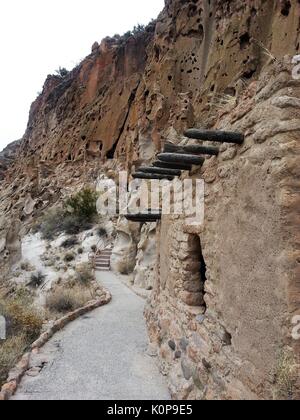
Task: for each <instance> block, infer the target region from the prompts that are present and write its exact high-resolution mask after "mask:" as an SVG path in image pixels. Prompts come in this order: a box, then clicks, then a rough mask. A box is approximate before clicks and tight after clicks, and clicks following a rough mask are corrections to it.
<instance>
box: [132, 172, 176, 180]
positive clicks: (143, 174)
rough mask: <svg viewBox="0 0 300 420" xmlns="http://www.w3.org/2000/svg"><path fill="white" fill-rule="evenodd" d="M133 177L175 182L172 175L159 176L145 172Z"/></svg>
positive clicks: (136, 173) (135, 174) (137, 173)
mask: <svg viewBox="0 0 300 420" xmlns="http://www.w3.org/2000/svg"><path fill="white" fill-rule="evenodd" d="M132 177H133V178H134V179H158V180H163V179H166V180H167V181H173V179H174V176H173V175H172V176H171V175H162V174H161V175H159V174H146V173H143V172H135V173H134V174H132Z"/></svg>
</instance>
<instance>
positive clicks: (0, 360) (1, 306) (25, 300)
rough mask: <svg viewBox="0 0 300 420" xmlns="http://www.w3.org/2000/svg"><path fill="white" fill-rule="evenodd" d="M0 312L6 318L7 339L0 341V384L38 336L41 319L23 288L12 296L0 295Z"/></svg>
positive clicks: (41, 323)
mask: <svg viewBox="0 0 300 420" xmlns="http://www.w3.org/2000/svg"><path fill="white" fill-rule="evenodd" d="M0 313H1V315H3V316H4V317H5V319H6V327H7V331H6V334H7V339H6V340H4V341H1V342H0V384H2V383H3V381H5V380H6V377H7V375H8V372H9V370H10V369H11V368H12V367H13V366H14V365H15V364H16V362H17V361H18V359H19V358H20V357H21V356H22V354H23V352H24V350H25V349H26V348H27V347H28V346H29V345H30V344H31V343H32V342H33V341H34V340H35V339H36V338H37V337H38V336H39V334H40V332H41V329H42V325H43V319H42V318H41V317H40V316H39V314H38V313H37V311H36V310H35V309H34V308H33V306H32V300H31V297H30V294H28V292H26V291H24V290H23V289H22V290H21V289H20V290H18V291H17V292H16V293H15V296H14V297H9V296H4V295H2V296H0Z"/></svg>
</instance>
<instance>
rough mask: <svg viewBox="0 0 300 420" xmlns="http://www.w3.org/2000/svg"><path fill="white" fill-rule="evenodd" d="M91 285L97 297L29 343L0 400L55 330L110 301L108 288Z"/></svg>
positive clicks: (7, 395)
mask: <svg viewBox="0 0 300 420" xmlns="http://www.w3.org/2000/svg"><path fill="white" fill-rule="evenodd" d="M93 287H94V288H95V289H96V294H97V295H98V296H99V298H98V299H96V300H93V301H91V302H89V303H87V305H86V306H83V307H82V308H79V309H76V311H73V312H70V313H69V314H67V315H66V316H64V317H63V318H60V319H59V320H57V321H55V322H54V324H53V325H52V327H50V328H49V329H48V330H47V331H46V332H44V333H43V334H42V335H41V336H40V337H39V338H38V339H37V340H36V341H35V342H34V343H33V344H32V345H31V348H30V351H29V352H28V353H26V354H24V356H23V357H22V358H21V360H20V361H19V363H18V364H17V365H16V366H15V367H14V368H13V369H12V370H11V371H10V372H9V376H8V379H7V382H6V383H5V384H4V385H3V387H2V388H1V392H0V401H7V400H9V399H10V398H11V397H12V396H13V395H14V394H15V393H16V391H17V389H18V386H19V384H20V382H21V380H22V378H23V376H24V375H25V373H26V372H27V370H28V369H29V365H30V360H31V355H32V354H36V353H38V352H39V349H40V348H41V347H43V346H44V345H45V344H46V343H47V342H48V341H49V340H50V338H52V337H53V335H54V334H55V333H56V332H58V331H60V330H62V329H63V328H64V327H65V326H66V325H67V324H69V323H70V322H72V321H75V319H77V318H79V317H81V316H83V315H85V314H86V313H88V312H91V311H93V310H94V309H97V308H100V307H101V306H104V305H107V304H108V303H109V302H110V301H111V299H112V295H111V293H110V292H109V291H108V290H104V289H100V288H99V286H98V284H97V282H96V281H94V282H93Z"/></svg>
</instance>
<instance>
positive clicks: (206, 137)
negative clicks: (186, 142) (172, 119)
mask: <svg viewBox="0 0 300 420" xmlns="http://www.w3.org/2000/svg"><path fill="white" fill-rule="evenodd" d="M184 135H185V137H188V138H190V139H196V140H202V141H216V142H219V143H235V144H243V143H244V140H245V136H244V134H242V133H237V132H231V131H216V130H197V129H194V128H192V129H190V130H187V131H185V133H184Z"/></svg>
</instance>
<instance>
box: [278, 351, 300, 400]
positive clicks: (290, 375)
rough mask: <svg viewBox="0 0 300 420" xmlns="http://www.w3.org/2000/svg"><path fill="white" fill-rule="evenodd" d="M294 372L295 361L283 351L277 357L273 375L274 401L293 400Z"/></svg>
mask: <svg viewBox="0 0 300 420" xmlns="http://www.w3.org/2000/svg"><path fill="white" fill-rule="evenodd" d="M295 372H296V370H295V361H294V358H293V356H292V354H291V353H290V352H288V351H283V352H282V353H281V354H280V356H279V359H278V365H277V369H276V373H275V377H276V385H275V389H274V400H291V399H292V398H293V393H294V383H295Z"/></svg>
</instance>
